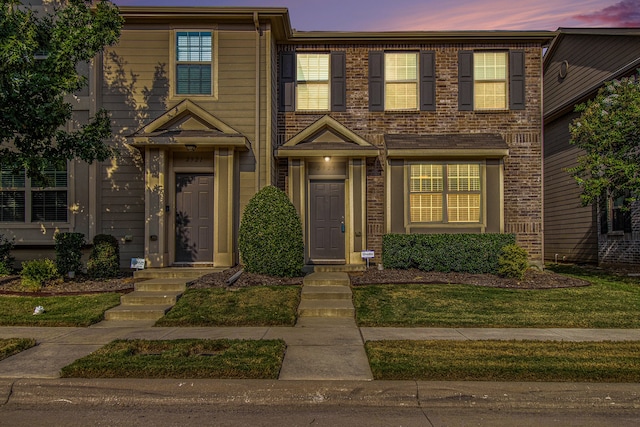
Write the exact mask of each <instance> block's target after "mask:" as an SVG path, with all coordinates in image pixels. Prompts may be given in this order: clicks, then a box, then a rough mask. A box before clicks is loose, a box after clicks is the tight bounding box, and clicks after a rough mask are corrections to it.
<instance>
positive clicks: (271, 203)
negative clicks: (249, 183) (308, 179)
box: [239, 186, 304, 277]
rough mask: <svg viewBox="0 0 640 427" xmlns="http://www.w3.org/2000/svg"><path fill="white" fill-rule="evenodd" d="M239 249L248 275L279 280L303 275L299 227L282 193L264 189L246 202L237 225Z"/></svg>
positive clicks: (288, 202)
mask: <svg viewBox="0 0 640 427" xmlns="http://www.w3.org/2000/svg"><path fill="white" fill-rule="evenodd" d="M239 246H240V253H241V256H242V262H243V264H244V267H245V269H246V271H248V272H250V273H259V274H269V275H272V276H280V277H284V276H289V277H293V276H299V275H300V274H301V273H302V267H303V266H304V243H303V242H302V225H301V223H300V218H299V217H298V213H297V212H296V209H295V207H294V206H293V204H292V203H291V202H290V201H289V198H288V197H287V195H286V194H285V193H284V192H283V191H282V190H279V189H277V188H275V187H272V186H268V187H264V188H263V189H262V190H260V191H258V192H257V193H256V194H255V196H253V198H252V199H251V200H250V201H249V203H248V204H247V207H246V208H245V210H244V213H243V215H242V221H241V222H240V230H239Z"/></svg>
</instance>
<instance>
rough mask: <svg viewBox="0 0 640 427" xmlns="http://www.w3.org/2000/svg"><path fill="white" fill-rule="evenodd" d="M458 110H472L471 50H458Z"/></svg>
mask: <svg viewBox="0 0 640 427" xmlns="http://www.w3.org/2000/svg"><path fill="white" fill-rule="evenodd" d="M458 110H460V111H473V52H472V51H470V50H461V51H460V52H458Z"/></svg>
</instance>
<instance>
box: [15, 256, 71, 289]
mask: <svg viewBox="0 0 640 427" xmlns="http://www.w3.org/2000/svg"><path fill="white" fill-rule="evenodd" d="M20 278H21V285H22V287H23V288H25V289H27V290H29V291H34V292H35V291H39V290H40V289H42V287H43V286H45V285H46V284H47V283H49V282H52V281H58V280H61V279H62V278H61V277H60V274H59V273H58V267H57V266H56V263H55V262H53V260H50V259H46V258H45V259H34V260H32V261H25V262H23V263H22V272H21V273H20Z"/></svg>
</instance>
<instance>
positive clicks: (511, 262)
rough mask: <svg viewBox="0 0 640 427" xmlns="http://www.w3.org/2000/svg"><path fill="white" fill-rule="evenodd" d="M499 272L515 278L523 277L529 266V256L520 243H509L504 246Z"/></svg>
mask: <svg viewBox="0 0 640 427" xmlns="http://www.w3.org/2000/svg"><path fill="white" fill-rule="evenodd" d="M498 265H499V266H500V267H499V268H498V274H500V275H501V276H504V277H512V278H514V279H523V278H524V273H525V272H526V271H527V269H528V268H529V256H528V254H527V251H526V250H524V249H523V248H521V247H520V246H518V245H507V246H505V247H503V248H502V254H501V255H500V257H499V258H498Z"/></svg>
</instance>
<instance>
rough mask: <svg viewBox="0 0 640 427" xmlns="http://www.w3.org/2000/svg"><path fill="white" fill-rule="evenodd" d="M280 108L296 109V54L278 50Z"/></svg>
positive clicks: (286, 109)
mask: <svg viewBox="0 0 640 427" xmlns="http://www.w3.org/2000/svg"><path fill="white" fill-rule="evenodd" d="M280 109H281V110H282V111H295V109H296V54H295V52H280Z"/></svg>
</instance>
